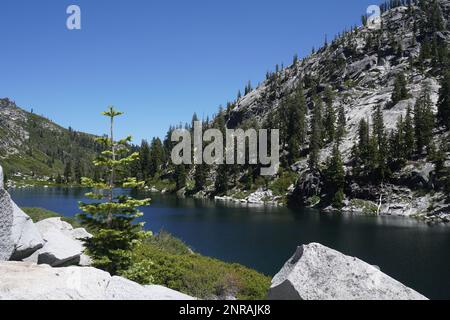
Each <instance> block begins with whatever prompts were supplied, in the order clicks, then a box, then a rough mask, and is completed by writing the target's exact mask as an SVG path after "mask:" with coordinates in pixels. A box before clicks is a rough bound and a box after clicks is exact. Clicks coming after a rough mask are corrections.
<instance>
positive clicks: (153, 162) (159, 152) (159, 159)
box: [149, 138, 166, 177]
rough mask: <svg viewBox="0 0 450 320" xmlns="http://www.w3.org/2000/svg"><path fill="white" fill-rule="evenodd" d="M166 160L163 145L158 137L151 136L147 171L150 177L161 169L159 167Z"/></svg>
mask: <svg viewBox="0 0 450 320" xmlns="http://www.w3.org/2000/svg"><path fill="white" fill-rule="evenodd" d="M165 161H166V157H165V152H164V147H163V144H162V142H161V140H160V139H159V138H153V139H152V143H151V146H150V161H149V173H150V177H155V176H156V175H158V174H159V173H160V171H161V167H162V165H163V164H164V162H165Z"/></svg>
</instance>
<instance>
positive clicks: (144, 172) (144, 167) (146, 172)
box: [139, 140, 150, 181]
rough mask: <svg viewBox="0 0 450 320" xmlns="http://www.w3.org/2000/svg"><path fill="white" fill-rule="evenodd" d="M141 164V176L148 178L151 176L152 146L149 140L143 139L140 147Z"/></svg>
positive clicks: (144, 178)
mask: <svg viewBox="0 0 450 320" xmlns="http://www.w3.org/2000/svg"><path fill="white" fill-rule="evenodd" d="M139 164H140V172H141V175H140V176H141V178H142V179H143V180H145V181H146V180H147V179H148V178H149V177H150V146H149V145H148V142H147V140H142V142H141V148H140V149H139Z"/></svg>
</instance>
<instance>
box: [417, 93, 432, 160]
mask: <svg viewBox="0 0 450 320" xmlns="http://www.w3.org/2000/svg"><path fill="white" fill-rule="evenodd" d="M431 108H432V101H431V98H430V94H429V90H428V88H424V89H423V90H422V93H421V96H420V97H419V98H418V99H417V101H416V105H415V106H414V129H415V140H416V150H417V153H418V154H419V155H422V154H423V153H424V151H425V150H426V148H427V146H430V142H431V139H432V137H433V128H434V125H435V119H434V114H433V111H432V109H431Z"/></svg>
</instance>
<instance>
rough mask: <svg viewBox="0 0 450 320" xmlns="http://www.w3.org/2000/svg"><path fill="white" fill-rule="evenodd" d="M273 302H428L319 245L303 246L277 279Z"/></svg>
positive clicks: (360, 263) (271, 296) (375, 271)
mask: <svg viewBox="0 0 450 320" xmlns="http://www.w3.org/2000/svg"><path fill="white" fill-rule="evenodd" d="M268 298H269V299H272V300H426V297H424V296H423V295H421V294H420V293H417V292H416V291H414V290H412V289H410V288H408V287H406V286H405V285H403V284H401V283H400V282H398V281H397V280H395V279H393V278H391V277H389V276H388V275H386V274H384V273H383V272H381V271H380V270H379V268H377V267H375V266H372V265H370V264H368V263H366V262H364V261H362V260H360V259H358V258H354V257H349V256H346V255H344V254H342V253H340V252H338V251H336V250H333V249H330V248H327V247H325V246H323V245H321V244H318V243H311V244H309V245H304V246H301V247H299V248H298V249H297V251H296V253H295V254H294V256H292V258H291V259H289V261H288V262H286V264H285V265H284V267H283V268H282V269H281V271H280V272H279V273H278V274H277V275H276V276H275V277H274V278H273V280H272V286H271V288H270V291H269V294H268Z"/></svg>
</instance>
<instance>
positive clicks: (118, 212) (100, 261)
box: [78, 107, 150, 274]
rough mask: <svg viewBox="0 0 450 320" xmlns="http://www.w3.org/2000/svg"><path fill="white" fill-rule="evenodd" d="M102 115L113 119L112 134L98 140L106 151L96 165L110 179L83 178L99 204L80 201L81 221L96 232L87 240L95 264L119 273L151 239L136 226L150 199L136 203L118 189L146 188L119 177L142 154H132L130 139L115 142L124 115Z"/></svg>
mask: <svg viewBox="0 0 450 320" xmlns="http://www.w3.org/2000/svg"><path fill="white" fill-rule="evenodd" d="M103 115H104V116H106V117H108V118H109V119H110V124H111V131H110V135H109V136H105V137H102V138H99V139H97V140H98V142H100V143H101V144H102V145H103V146H104V148H105V151H103V152H102V153H101V154H100V155H99V156H98V157H97V159H96V160H95V161H94V165H95V166H96V167H101V168H104V169H105V170H106V172H107V175H108V176H107V180H98V181H94V180H93V179H90V178H82V183H83V185H84V186H86V187H89V188H93V191H92V192H90V193H88V194H86V196H87V197H89V198H92V199H93V200H94V201H98V202H91V203H84V202H80V209H81V210H82V211H83V213H81V214H79V215H78V218H79V219H80V220H81V222H83V223H84V224H85V225H86V226H88V227H89V228H90V229H91V230H93V231H94V236H93V237H92V238H90V239H86V240H85V246H86V248H87V250H88V252H89V255H90V256H91V257H92V258H93V260H94V262H93V265H94V266H95V267H97V268H100V269H103V270H105V271H108V272H110V273H111V274H118V273H120V272H122V271H125V270H127V269H128V268H129V266H130V264H131V261H130V254H129V253H130V251H131V250H132V249H133V248H134V247H135V246H136V245H138V244H139V243H140V241H141V240H143V239H144V238H145V237H147V236H148V233H146V232H144V231H143V223H135V219H136V218H138V217H140V216H141V215H142V213H141V212H139V210H138V209H137V208H139V207H142V206H146V205H148V204H149V203H150V199H143V200H137V199H134V198H132V197H129V196H127V195H124V194H122V193H120V192H118V191H116V188H117V187H122V188H140V187H143V186H144V183H143V182H138V181H137V179H136V178H124V179H120V178H119V174H120V173H122V172H126V171H127V167H128V166H129V165H130V164H131V163H133V162H135V161H137V160H138V158H139V153H137V152H134V153H132V154H129V150H128V149H129V144H130V141H131V137H127V138H125V139H123V140H119V141H116V140H115V139H114V120H115V118H116V117H118V116H120V115H122V113H121V112H118V111H116V110H115V109H114V108H113V107H109V109H108V110H107V111H106V112H103ZM128 154H129V155H128Z"/></svg>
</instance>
